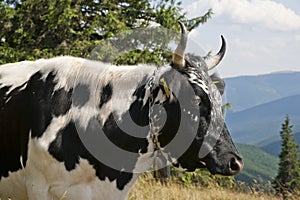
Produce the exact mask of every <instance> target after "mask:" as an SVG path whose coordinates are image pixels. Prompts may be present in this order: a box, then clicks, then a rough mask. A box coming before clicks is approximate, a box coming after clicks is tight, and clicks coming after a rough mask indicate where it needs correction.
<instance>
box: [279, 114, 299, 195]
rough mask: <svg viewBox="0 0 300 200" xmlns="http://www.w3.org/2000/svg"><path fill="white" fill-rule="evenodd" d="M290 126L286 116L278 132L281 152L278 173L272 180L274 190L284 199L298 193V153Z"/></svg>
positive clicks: (297, 146)
mask: <svg viewBox="0 0 300 200" xmlns="http://www.w3.org/2000/svg"><path fill="white" fill-rule="evenodd" d="M292 127H293V126H292V125H290V119H289V117H288V116H286V119H285V121H284V123H283V124H282V130H281V132H280V136H281V138H282V144H281V153H280V155H279V159H280V161H279V169H278V174H277V176H276V178H275V181H274V188H275V190H276V191H277V192H278V193H281V194H282V195H283V198H284V199H288V198H289V196H290V195H291V194H294V195H300V193H299V192H300V153H299V145H298V144H297V143H296V141H295V138H294V134H293V131H292Z"/></svg>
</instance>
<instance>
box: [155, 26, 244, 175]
mask: <svg viewBox="0 0 300 200" xmlns="http://www.w3.org/2000/svg"><path fill="white" fill-rule="evenodd" d="M180 25H181V29H182V35H181V40H180V43H179V45H178V46H177V48H176V50H175V52H174V55H173V60H172V64H171V66H172V68H171V69H172V70H170V71H166V72H165V73H164V74H163V75H162V76H163V78H164V79H165V80H166V82H167V83H168V85H169V87H170V88H171V90H172V91H171V95H170V97H169V100H168V101H166V102H165V103H164V104H163V106H164V109H165V111H166V113H167V118H166V121H165V125H164V127H163V128H162V129H161V131H160V134H159V135H158V141H159V144H160V147H161V148H162V149H163V150H164V151H166V152H168V153H169V155H170V157H171V158H172V157H173V161H174V162H173V164H174V165H175V166H180V167H181V168H184V169H186V170H188V171H194V170H195V169H196V168H207V169H208V170H209V171H210V172H211V173H212V174H220V175H235V174H237V173H239V172H240V171H241V170H242V168H243V161H242V157H241V156H240V155H239V153H238V151H237V149H236V147H235V146H234V144H233V142H232V139H231V137H230V134H229V131H228V129H227V127H226V124H225V123H224V120H223V118H222V112H219V113H218V111H221V104H220V102H221V101H220V93H223V91H224V86H225V84H224V82H223V80H221V79H220V78H218V77H216V76H213V77H210V76H209V75H208V70H210V69H212V68H214V67H215V66H216V65H217V64H218V63H219V62H220V61H221V59H222V58H223V56H224V54H225V50H226V44H225V40H224V38H223V37H222V47H221V49H220V51H219V52H218V53H217V55H215V56H211V57H207V58H201V57H197V56H194V55H190V54H187V55H185V53H184V51H185V47H186V44H187V30H186V28H185V26H184V25H183V24H182V23H180ZM183 79H185V80H186V81H184V80H183ZM161 87H162V89H163V87H164V86H161ZM190 88H191V90H192V93H191V92H190V91H189V90H190ZM212 93H214V94H212ZM216 93H218V94H216ZM216 98H219V99H218V100H219V104H218V103H217V99H216ZM216 121H218V123H216ZM214 126H219V127H214ZM175 132H176V134H181V136H180V137H181V138H180V139H179V140H178V138H177V140H178V141H177V143H176V142H175V145H174V144H173V145H169V143H171V142H172V140H174V139H175V138H176V137H177V135H174V133H175ZM182 132H183V133H182ZM185 139H187V140H190V143H189V144H188V147H187V148H186V149H185V151H184V153H182V152H178V146H179V145H186V144H185V143H184V141H185ZM181 142H182V143H181ZM201 151H202V152H201ZM174 158H176V159H174Z"/></svg>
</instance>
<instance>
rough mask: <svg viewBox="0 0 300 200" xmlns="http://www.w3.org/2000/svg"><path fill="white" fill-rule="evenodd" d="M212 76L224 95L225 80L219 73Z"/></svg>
mask: <svg viewBox="0 0 300 200" xmlns="http://www.w3.org/2000/svg"><path fill="white" fill-rule="evenodd" d="M210 78H211V80H212V82H213V83H214V84H215V85H216V86H217V88H218V90H219V92H220V93H221V95H223V93H224V90H225V81H224V80H223V79H222V78H221V77H220V76H219V75H218V74H217V73H214V74H212V75H211V76H210Z"/></svg>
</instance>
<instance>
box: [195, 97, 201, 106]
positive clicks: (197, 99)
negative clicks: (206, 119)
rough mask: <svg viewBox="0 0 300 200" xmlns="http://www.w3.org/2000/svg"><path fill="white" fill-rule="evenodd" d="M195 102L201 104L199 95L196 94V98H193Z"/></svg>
mask: <svg viewBox="0 0 300 200" xmlns="http://www.w3.org/2000/svg"><path fill="white" fill-rule="evenodd" d="M195 103H196V104H197V105H200V104H201V97H198V96H196V98H195Z"/></svg>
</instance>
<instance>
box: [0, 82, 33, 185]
mask: <svg viewBox="0 0 300 200" xmlns="http://www.w3.org/2000/svg"><path fill="white" fill-rule="evenodd" d="M25 84H26V83H25ZM25 84H24V85H25ZM24 85H21V86H19V87H17V88H15V89H13V90H12V91H10V92H9V89H10V87H8V86H7V87H2V88H0V137H1V139H0V179H1V177H7V176H8V172H9V171H10V172H14V171H17V170H19V169H21V168H22V166H21V163H20V157H22V161H23V165H24V166H26V162H27V143H28V137H29V130H30V126H29V124H30V121H31V119H30V118H29V117H28V116H27V114H28V113H29V98H28V93H27V92H26V91H24V90H21V91H19V90H20V89H21V88H23V87H24ZM7 92H9V93H7Z"/></svg>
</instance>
